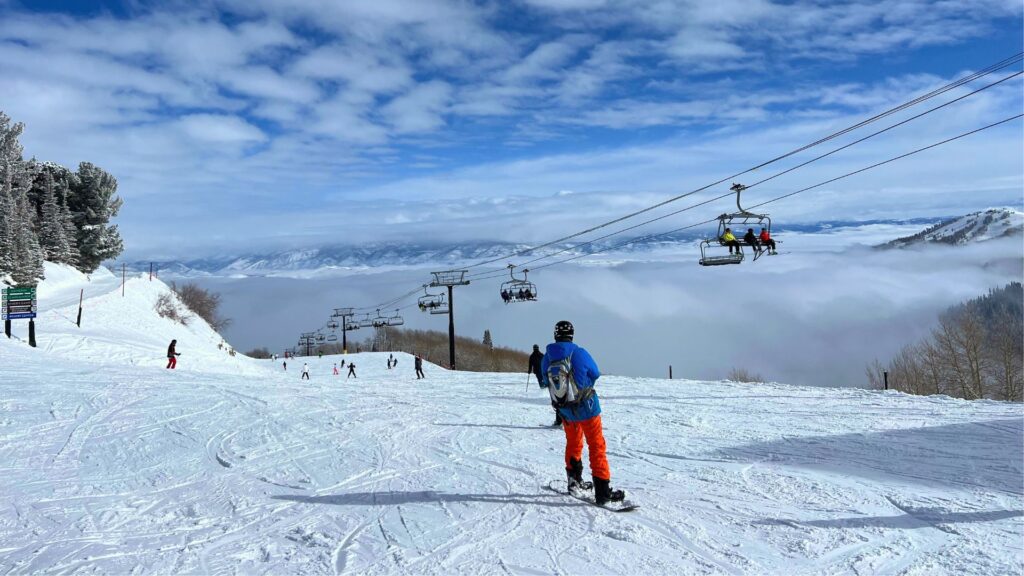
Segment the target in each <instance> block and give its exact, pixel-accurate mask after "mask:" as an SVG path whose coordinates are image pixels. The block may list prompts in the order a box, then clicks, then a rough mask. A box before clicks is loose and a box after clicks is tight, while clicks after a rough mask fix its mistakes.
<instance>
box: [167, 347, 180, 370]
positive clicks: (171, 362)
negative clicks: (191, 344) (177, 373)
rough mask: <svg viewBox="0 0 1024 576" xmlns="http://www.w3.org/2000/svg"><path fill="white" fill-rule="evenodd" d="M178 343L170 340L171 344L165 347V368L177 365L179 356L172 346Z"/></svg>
mask: <svg viewBox="0 0 1024 576" xmlns="http://www.w3.org/2000/svg"><path fill="white" fill-rule="evenodd" d="M177 345H178V341H177V340H171V345H170V346H168V347H167V368H168V369H170V370H174V367H175V366H177V365H178V356H181V354H180V353H178V352H177V351H176V350H175V349H174V347H175V346H177Z"/></svg>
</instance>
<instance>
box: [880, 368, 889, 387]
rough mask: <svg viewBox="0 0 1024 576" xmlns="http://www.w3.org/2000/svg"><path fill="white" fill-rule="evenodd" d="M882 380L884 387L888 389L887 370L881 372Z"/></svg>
mask: <svg viewBox="0 0 1024 576" xmlns="http://www.w3.org/2000/svg"><path fill="white" fill-rule="evenodd" d="M882 380H883V381H884V382H885V389H886V390H888V389H889V372H888V371H885V372H882Z"/></svg>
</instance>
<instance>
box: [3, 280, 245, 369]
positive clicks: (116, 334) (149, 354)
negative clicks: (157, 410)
mask: <svg viewBox="0 0 1024 576" xmlns="http://www.w3.org/2000/svg"><path fill="white" fill-rule="evenodd" d="M45 273H46V279H45V280H43V281H42V282H41V283H40V284H39V290H38V295H39V317H38V318H37V319H36V341H37V345H38V347H39V349H40V350H43V351H45V352H49V353H51V354H52V356H53V357H56V358H62V359H66V360H67V361H74V362H77V361H82V360H86V361H91V362H98V363H101V364H133V365H140V366H153V367H157V366H160V367H162V366H164V365H165V364H166V363H167V346H168V344H169V343H170V341H171V340H172V339H176V340H178V346H177V350H178V351H179V352H181V353H182V358H181V360H182V361H181V363H180V365H179V366H180V369H182V370H199V369H201V370H204V371H230V372H233V373H237V372H239V371H242V372H251V371H252V370H253V369H252V363H253V362H254V361H253V360H252V359H250V358H246V357H244V356H241V355H236V356H234V357H232V356H230V355H229V354H228V350H229V347H228V345H227V343H226V342H224V339H223V338H222V337H221V336H220V335H219V334H217V333H216V332H215V331H214V330H213V329H212V328H210V326H209V324H207V323H206V321H204V320H203V319H202V318H199V317H198V316H195V315H192V316H191V317H190V319H189V320H188V323H187V325H182V324H180V323H178V322H175V321H173V320H170V319H168V318H161V317H160V316H158V315H157V314H156V312H155V311H154V306H155V304H156V301H157V298H158V297H159V296H160V295H161V294H171V295H172V296H173V293H172V292H171V291H170V289H169V288H168V287H167V285H166V284H164V283H163V282H161V281H160V280H158V279H154V280H152V281H149V280H148V278H147V277H146V276H133V277H130V278H128V280H127V282H126V284H125V287H124V296H122V294H121V279H120V278H118V277H115V276H113V275H112V274H110V272H109V271H107V270H106V269H104V268H100V269H99V270H97V271H96V272H95V273H94V274H92V275H90V276H88V277H87V276H86V275H85V274H82V273H81V272H78V271H77V270H75V269H73V268H70V267H68V266H60V265H55V264H51V263H46V270H45ZM80 290H84V301H83V304H82V308H83V313H82V326H81V328H79V327H78V326H76V325H75V320H76V317H77V314H78V299H79V291H80ZM175 298H176V297H175ZM179 307H180V308H181V309H182V310H184V307H183V306H180V304H179ZM13 332H14V334H15V335H16V336H18V337H19V338H20V339H24V340H27V338H28V327H27V321H24V320H22V321H16V322H15V323H14V327H13ZM218 346H219V347H218Z"/></svg>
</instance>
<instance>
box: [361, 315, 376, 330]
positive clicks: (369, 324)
mask: <svg viewBox="0 0 1024 576" xmlns="http://www.w3.org/2000/svg"><path fill="white" fill-rule="evenodd" d="M359 327H360V328H373V318H371V317H370V315H369V314H367V315H366V317H365V318H360V319H359Z"/></svg>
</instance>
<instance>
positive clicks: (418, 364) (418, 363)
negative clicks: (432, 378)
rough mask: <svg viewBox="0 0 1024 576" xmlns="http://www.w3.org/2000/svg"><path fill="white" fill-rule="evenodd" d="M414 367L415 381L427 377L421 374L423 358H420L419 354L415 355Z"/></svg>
mask: <svg viewBox="0 0 1024 576" xmlns="http://www.w3.org/2000/svg"><path fill="white" fill-rule="evenodd" d="M414 365H415V368H416V379H417V380H419V379H421V378H426V377H427V375H426V374H424V373H423V358H420V355H419V354H417V355H416V361H415V362H414Z"/></svg>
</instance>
